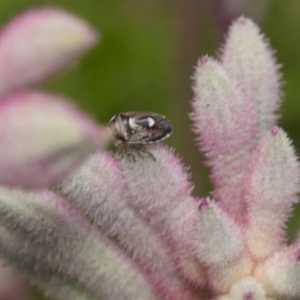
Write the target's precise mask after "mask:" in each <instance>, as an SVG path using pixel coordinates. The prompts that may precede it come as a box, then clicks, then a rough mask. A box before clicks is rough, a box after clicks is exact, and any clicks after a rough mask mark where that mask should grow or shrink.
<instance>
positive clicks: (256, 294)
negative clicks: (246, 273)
mask: <svg viewBox="0 0 300 300" xmlns="http://www.w3.org/2000/svg"><path fill="white" fill-rule="evenodd" d="M229 297H230V299H242V300H265V299H266V292H265V289H264V287H263V286H262V284H261V283H260V282H259V281H257V280H256V279H254V278H253V277H245V278H243V279H241V280H240V281H239V282H237V283H236V284H234V285H233V286H232V287H231V289H230V291H229Z"/></svg>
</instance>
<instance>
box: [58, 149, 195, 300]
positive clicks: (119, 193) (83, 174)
mask: <svg viewBox="0 0 300 300" xmlns="http://www.w3.org/2000/svg"><path fill="white" fill-rule="evenodd" d="M60 192H61V193H62V194H64V195H65V196H66V197H67V198H68V199H69V201H70V202H71V204H72V206H75V207H77V208H78V209H79V210H80V211H82V212H83V213H84V215H86V216H87V217H88V219H90V220H92V221H93V223H94V224H96V225H98V226H99V227H100V228H101V230H102V231H104V232H105V233H106V234H107V235H109V236H114V237H115V239H116V240H117V241H118V242H119V243H120V244H121V245H122V246H123V247H124V248H125V250H127V252H128V253H129V255H130V256H132V257H133V258H134V260H135V261H136V262H138V264H139V265H140V266H141V267H142V268H143V269H144V270H147V273H148V276H149V279H150V280H151V281H152V283H153V285H154V286H155V287H156V288H157V290H158V292H159V294H160V295H161V296H162V297H163V298H167V299H174V300H191V299H196V296H195V295H194V294H193V293H192V291H191V289H190V287H188V285H187V284H186V283H184V281H183V278H181V276H180V275H179V273H178V272H177V269H176V266H175V264H174V262H173V261H172V254H171V253H170V249H169V247H168V245H167V244H166V243H165V242H164V241H163V240H162V237H161V235H160V234H159V232H157V231H156V230H155V228H153V226H151V225H150V224H149V222H147V221H146V220H145V219H144V218H143V217H142V216H141V215H140V214H139V213H138V212H137V211H136V210H135V209H133V208H132V207H130V206H129V201H128V198H127V197H126V184H125V182H124V178H123V175H122V169H121V167H120V164H119V163H118V161H116V160H115V159H114V158H113V157H112V155H111V154H109V153H106V152H100V151H99V152H96V153H95V154H93V156H92V157H90V158H89V159H88V160H87V162H85V163H84V164H83V165H82V166H81V167H80V168H78V169H77V170H76V172H74V173H73V174H72V176H70V177H68V178H67V180H66V181H65V182H64V183H63V185H62V186H61V188H60Z"/></svg>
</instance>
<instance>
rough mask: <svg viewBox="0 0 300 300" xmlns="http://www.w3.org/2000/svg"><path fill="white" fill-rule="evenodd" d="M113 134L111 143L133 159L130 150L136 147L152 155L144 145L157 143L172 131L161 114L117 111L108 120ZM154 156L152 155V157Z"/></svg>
mask: <svg viewBox="0 0 300 300" xmlns="http://www.w3.org/2000/svg"><path fill="white" fill-rule="evenodd" d="M109 124H110V128H111V131H112V136H113V143H114V144H115V145H116V146H117V147H118V152H119V153H121V154H123V153H124V152H126V153H127V155H128V156H131V157H132V158H133V160H135V157H134V155H133V154H132V153H131V151H130V150H132V149H136V150H139V151H141V152H144V153H147V154H148V155H150V156H152V157H153V155H152V154H151V153H149V152H147V151H146V150H145V146H146V145H148V144H151V143H158V142H160V141H162V140H164V139H166V138H167V137H169V136H170V135H171V133H172V126H171V124H170V122H169V121H168V119H167V118H166V117H164V116H162V115H159V114H155V113H151V112H126V113H118V114H116V115H115V116H113V117H112V119H111V120H110V122H109ZM153 158H154V157H153Z"/></svg>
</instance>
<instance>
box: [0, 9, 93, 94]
mask: <svg viewBox="0 0 300 300" xmlns="http://www.w3.org/2000/svg"><path fill="white" fill-rule="evenodd" d="M96 41H97V35H96V32H95V31H94V30H93V29H92V28H91V27H90V26H89V25H87V23H85V22H84V21H83V20H81V19H79V18H77V17H75V16H73V15H71V14H69V13H67V12H64V11H62V10H58V9H55V8H42V9H34V10H30V11H28V12H25V13H23V14H21V15H20V16H18V17H16V18H15V19H13V20H12V21H11V22H10V23H9V24H8V25H7V26H6V27H5V28H4V29H3V30H2V32H1V33H0V95H4V94H7V93H9V92H11V91H13V90H15V89H19V88H22V87H24V86H27V85H30V84H33V83H37V82H41V81H42V80H44V79H45V78H47V77H48V76H50V75H52V74H54V73H57V72H58V71H60V70H62V69H64V68H65V67H67V66H69V65H71V64H72V63H74V62H75V61H76V60H77V59H78V58H79V57H80V56H81V55H82V54H83V53H84V52H86V50H87V49H89V48H90V47H91V46H93V45H94V44H95V42H96Z"/></svg>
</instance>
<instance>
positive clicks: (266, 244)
mask: <svg viewBox="0 0 300 300" xmlns="http://www.w3.org/2000/svg"><path fill="white" fill-rule="evenodd" d="M299 188H300V166H299V163H298V161H297V157H296V155H295V152H294V149H293V147H292V146H291V142H290V140H289V139H288V137H287V135H286V133H285V132H284V131H283V130H282V129H280V128H278V127H273V128H272V129H271V130H270V131H269V132H268V133H267V134H266V136H265V137H264V138H263V139H262V140H261V142H260V144H259V146H258V147H257V149H256V150H255V152H254V154H253V157H252V161H251V163H250V169H249V171H248V174H247V176H246V179H245V199H246V201H247V213H248V226H247V233H246V235H247V244H248V247H249V250H250V251H251V253H252V255H254V256H255V257H256V258H259V259H260V258H264V257H266V256H267V255H269V254H270V253H271V252H272V251H274V250H275V249H278V247H280V246H281V245H283V244H285V242H286V234H285V222H286V220H287V218H288V217H289V216H290V214H291V210H292V205H293V203H295V202H296V201H297V199H298V198H297V193H298V192H299V191H300V190H299Z"/></svg>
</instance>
